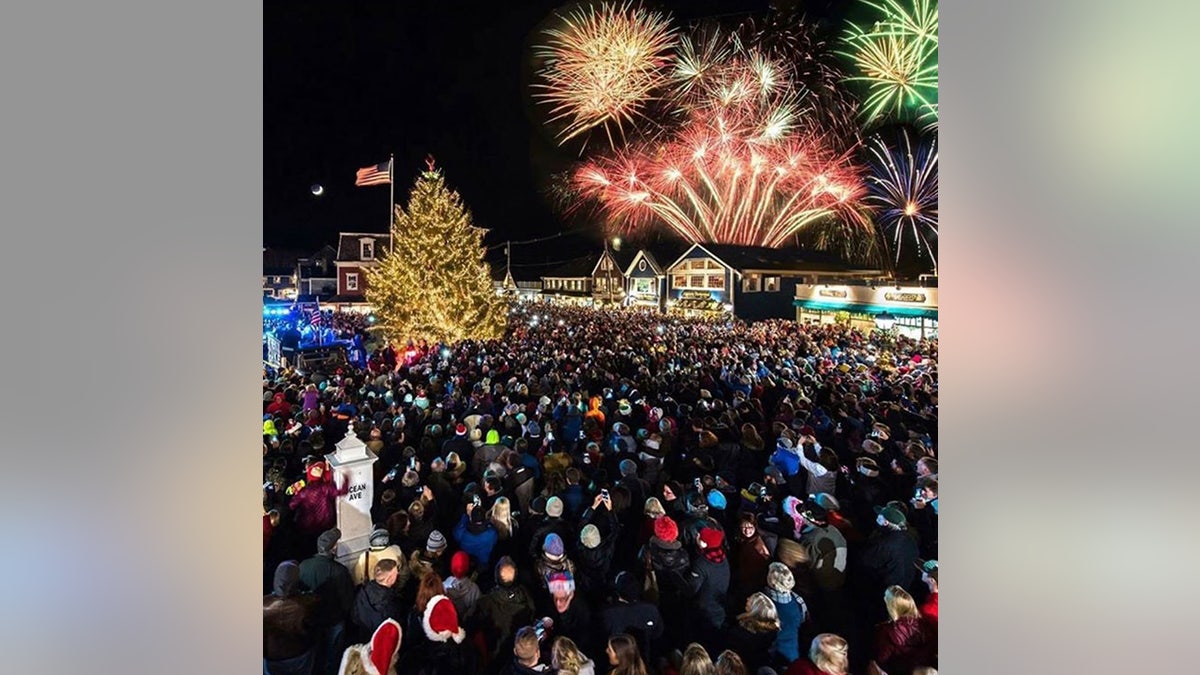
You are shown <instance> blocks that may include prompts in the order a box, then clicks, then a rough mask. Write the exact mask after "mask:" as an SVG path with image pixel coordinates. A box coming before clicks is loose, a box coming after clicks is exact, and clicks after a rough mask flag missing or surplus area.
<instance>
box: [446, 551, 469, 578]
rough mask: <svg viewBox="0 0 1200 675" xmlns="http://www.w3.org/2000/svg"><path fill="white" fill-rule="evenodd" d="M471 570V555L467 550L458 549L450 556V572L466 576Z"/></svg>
mask: <svg viewBox="0 0 1200 675" xmlns="http://www.w3.org/2000/svg"><path fill="white" fill-rule="evenodd" d="M470 571H471V556H469V555H467V552H466V551H458V552H456V553H455V554H454V555H453V556H451V557H450V574H453V575H454V576H456V577H465V576H467V574H468V573H469V572H470Z"/></svg>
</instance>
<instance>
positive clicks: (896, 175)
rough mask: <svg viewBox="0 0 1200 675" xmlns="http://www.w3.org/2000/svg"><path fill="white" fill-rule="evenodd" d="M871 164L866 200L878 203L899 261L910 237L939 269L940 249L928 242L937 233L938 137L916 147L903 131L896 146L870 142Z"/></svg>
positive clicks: (921, 142)
mask: <svg viewBox="0 0 1200 675" xmlns="http://www.w3.org/2000/svg"><path fill="white" fill-rule="evenodd" d="M871 155H872V165H873V166H872V168H873V169H874V174H873V175H871V176H870V177H868V185H869V189H870V195H869V196H867V198H866V201H867V202H868V203H870V204H873V205H875V206H877V207H878V217H879V222H880V225H881V226H882V229H883V231H884V233H885V234H890V236H891V238H892V242H893V247H894V249H895V255H896V260H897V261H899V259H900V253H901V250H902V248H903V244H904V241H905V240H906V239H911V240H912V241H913V243H914V245H915V246H916V253H917V254H918V255H922V254H925V255H928V256H929V258H930V259H931V260H932V261H933V266H934V270H935V273H936V270H937V253H936V251H935V250H934V248H933V247H932V246H930V244H929V240H930V239H933V240H934V242H935V243H936V241H937V234H938V166H937V165H938V153H937V138H936V137H931V138H929V139H928V140H926V141H919V142H918V144H917V147H916V148H915V150H914V148H913V144H912V142H911V140H910V139H909V136H908V132H907V131H902V132H901V133H900V137H899V142H898V143H897V144H896V147H894V148H889V147H888V146H887V144H886V143H884V142H883V140H882V139H879V138H874V139H872V143H871Z"/></svg>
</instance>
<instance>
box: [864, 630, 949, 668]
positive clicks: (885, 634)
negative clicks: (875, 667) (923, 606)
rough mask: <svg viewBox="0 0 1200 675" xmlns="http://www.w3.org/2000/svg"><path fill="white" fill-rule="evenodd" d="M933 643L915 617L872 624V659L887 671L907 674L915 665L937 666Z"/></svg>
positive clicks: (930, 635) (929, 635) (932, 639)
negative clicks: (873, 643)
mask: <svg viewBox="0 0 1200 675" xmlns="http://www.w3.org/2000/svg"><path fill="white" fill-rule="evenodd" d="M936 647H937V643H936V641H935V640H934V637H933V635H932V632H931V631H930V630H929V628H928V627H927V626H926V625H925V622H924V621H923V620H921V619H919V618H914V617H907V618H902V619H897V620H895V621H889V622H887V623H881V624H879V625H878V626H876V627H875V645H874V653H873V656H874V658H875V662H876V663H878V664H879V667H880V668H881V669H882V670H883V671H884V672H886V673H887V674H888V675H911V673H912V671H913V668H916V667H918V666H931V667H936V666H937V659H936V657H935V655H936V653H937V649H936Z"/></svg>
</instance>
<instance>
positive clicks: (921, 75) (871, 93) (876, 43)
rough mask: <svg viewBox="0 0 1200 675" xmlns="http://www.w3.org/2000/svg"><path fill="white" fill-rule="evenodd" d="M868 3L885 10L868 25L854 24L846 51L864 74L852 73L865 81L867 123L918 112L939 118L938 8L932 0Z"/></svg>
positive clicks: (864, 112) (852, 79)
mask: <svg viewBox="0 0 1200 675" xmlns="http://www.w3.org/2000/svg"><path fill="white" fill-rule="evenodd" d="M863 2H864V4H867V5H870V6H871V7H873V8H875V9H876V10H878V11H879V12H880V13H882V14H883V17H884V18H883V20H881V21H879V22H877V23H875V24H874V25H873V26H872V27H870V28H869V29H863V28H860V27H858V26H855V25H851V26H850V27H849V29H848V34H847V36H846V38H845V43H846V45H847V47H848V48H849V49H850V50H851V51H850V52H848V53H845V55H846V56H848V57H849V58H851V59H852V60H853V62H854V65H855V68H856V69H857V70H858V72H859V73H860V75H857V76H855V77H851V78H848V79H849V81H851V82H859V83H863V84H865V86H866V88H867V96H866V100H865V101H864V103H863V114H864V115H865V117H866V120H867V123H868V124H877V123H879V122H881V121H883V120H884V119H887V118H897V119H902V118H904V117H905V116H907V115H910V114H912V113H913V111H918V112H919V113H925V114H928V113H929V112H930V111H932V112H933V114H934V116H935V117H936V110H937V108H936V104H937V90H938V62H937V51H938V10H937V3H936V2H934V1H933V0H913V3H912V4H911V5H910V6H905V5H903V4H901V3H899V2H897V1H896V0H882V1H881V2H874V1H872V0H863Z"/></svg>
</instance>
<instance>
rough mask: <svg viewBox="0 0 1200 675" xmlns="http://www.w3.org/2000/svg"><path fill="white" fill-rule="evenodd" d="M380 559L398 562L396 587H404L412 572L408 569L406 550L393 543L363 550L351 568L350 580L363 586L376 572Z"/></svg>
mask: <svg viewBox="0 0 1200 675" xmlns="http://www.w3.org/2000/svg"><path fill="white" fill-rule="evenodd" d="M380 560H392V561H394V562H395V563H396V588H404V586H405V585H406V584H407V583H408V579H409V577H410V576H411V575H412V572H411V571H410V570H409V569H408V560H406V559H405V557H404V551H401V550H400V547H399V546H397V545H395V544H392V545H390V546H388V547H386V548H369V549H367V550H365V551H363V552H362V553H361V554H360V555H359V556H358V560H356V561H354V569H352V570H350V580H351V581H353V582H354V585H355V586H361V585H363V584H364V583H366V582H367V581H369V580H370V579H371V578H372V577H373V575H374V574H375V565H376V564H377V563H378V562H379V561H380Z"/></svg>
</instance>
